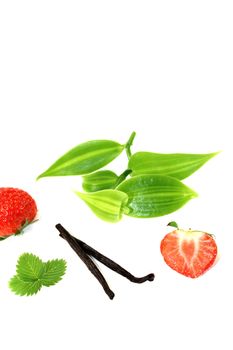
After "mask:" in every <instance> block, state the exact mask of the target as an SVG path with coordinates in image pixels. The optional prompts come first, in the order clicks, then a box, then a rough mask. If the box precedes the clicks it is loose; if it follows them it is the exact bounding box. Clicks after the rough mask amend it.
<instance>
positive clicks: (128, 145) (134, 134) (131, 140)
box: [125, 131, 136, 159]
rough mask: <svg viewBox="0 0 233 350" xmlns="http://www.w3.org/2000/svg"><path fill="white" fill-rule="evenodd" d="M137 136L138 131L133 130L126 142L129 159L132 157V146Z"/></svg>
mask: <svg viewBox="0 0 233 350" xmlns="http://www.w3.org/2000/svg"><path fill="white" fill-rule="evenodd" d="M135 136H136V132H135V131H133V132H132V134H131V135H130V138H129V139H128V141H127V142H126V144H125V151H126V154H127V157H128V159H130V157H131V155H132V153H131V149H130V147H131V146H132V144H133V141H134V138H135Z"/></svg>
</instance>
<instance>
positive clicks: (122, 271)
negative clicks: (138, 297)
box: [72, 236, 155, 283]
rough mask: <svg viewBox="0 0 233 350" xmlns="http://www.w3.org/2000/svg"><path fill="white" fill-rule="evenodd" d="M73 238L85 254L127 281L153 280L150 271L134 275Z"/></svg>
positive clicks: (142, 281)
mask: <svg viewBox="0 0 233 350" xmlns="http://www.w3.org/2000/svg"><path fill="white" fill-rule="evenodd" d="M72 237H73V238H74V240H75V241H76V242H77V243H78V244H79V245H80V247H81V248H82V249H83V250H84V251H85V253H86V254H88V255H90V256H92V257H93V258H95V259H96V260H98V261H99V262H101V263H102V264H104V265H105V266H107V267H108V268H109V269H111V270H113V271H115V272H116V273H118V274H119V275H121V276H123V277H125V278H127V279H128V280H129V281H131V282H134V283H144V282H146V281H153V280H154V278H155V275H154V274H153V273H150V274H149V275H146V276H143V277H135V276H133V275H132V274H131V273H130V272H128V271H127V270H125V269H124V268H123V267H121V266H120V265H119V264H117V263H116V262H114V261H113V260H111V259H109V258H107V257H106V256H105V255H103V254H101V253H100V252H98V251H97V250H95V249H94V248H92V247H90V246H89V245H88V244H86V243H84V242H82V241H81V240H80V239H78V238H76V237H74V236H72Z"/></svg>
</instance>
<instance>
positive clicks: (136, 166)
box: [128, 152, 219, 180]
mask: <svg viewBox="0 0 233 350" xmlns="http://www.w3.org/2000/svg"><path fill="white" fill-rule="evenodd" d="M218 153H219V152H215V153H207V154H188V153H171V154H163V153H152V152H137V153H134V154H133V155H132V156H131V157H130V158H129V163H128V167H129V168H130V169H132V174H131V175H132V176H136V175H142V174H157V175H167V176H171V177H175V178H176V179H179V180H183V179H185V178H186V177H188V176H190V175H191V174H193V173H194V172H195V171H197V170H198V169H199V168H200V167H202V166H203V165H204V164H205V163H206V162H207V161H208V160H210V159H211V158H213V157H214V156H216V155H217V154H218Z"/></svg>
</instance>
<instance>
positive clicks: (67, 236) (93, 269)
mask: <svg viewBox="0 0 233 350" xmlns="http://www.w3.org/2000/svg"><path fill="white" fill-rule="evenodd" d="M55 227H56V229H57V230H58V231H59V232H60V235H59V236H60V237H62V238H63V239H65V240H66V241H67V242H68V243H69V245H70V246H71V248H72V249H73V250H74V251H75V252H76V254H77V255H78V256H79V257H80V259H81V260H82V261H83V262H84V264H85V265H86V266H87V268H88V269H89V271H90V272H91V273H92V274H93V275H94V276H95V278H96V279H97V280H98V281H99V283H100V284H101V285H102V287H103V289H104V291H105V293H106V294H107V295H108V297H109V298H110V299H111V300H112V299H113V298H114V296H115V294H114V293H113V291H112V290H111V289H110V288H109V286H108V283H107V281H106V280H105V278H104V276H103V275H102V273H101V272H100V271H99V269H98V267H97V266H96V265H95V263H94V262H93V260H92V259H91V258H90V257H89V256H88V255H87V254H86V253H85V252H84V250H83V249H82V248H81V246H80V245H79V243H78V242H77V241H75V240H74V237H73V236H71V235H70V234H69V232H68V231H67V230H66V229H65V228H64V227H63V226H62V225H61V224H57V225H56V226H55Z"/></svg>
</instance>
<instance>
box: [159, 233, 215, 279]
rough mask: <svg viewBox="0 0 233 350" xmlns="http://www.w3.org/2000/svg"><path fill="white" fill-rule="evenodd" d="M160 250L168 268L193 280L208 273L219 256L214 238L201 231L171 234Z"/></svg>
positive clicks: (166, 237)
mask: <svg viewBox="0 0 233 350" xmlns="http://www.w3.org/2000/svg"><path fill="white" fill-rule="evenodd" d="M160 250H161V253H162V255H163V258H164V260H165V262H166V263H167V265H168V266H170V267H171V268H172V269H173V270H175V271H177V272H179V273H181V274H183V275H185V276H187V277H191V278H196V277H199V276H200V275H202V274H203V273H204V272H206V271H207V270H208V269H209V268H210V267H211V266H212V265H213V264H214V261H215V259H216V256H217V245H216V243H215V240H214V238H213V236H212V235H210V234H208V233H205V232H201V231H191V230H188V231H185V230H180V229H177V230H175V231H173V232H170V233H168V234H167V235H166V236H165V237H164V239H163V240H162V242H161V246H160Z"/></svg>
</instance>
